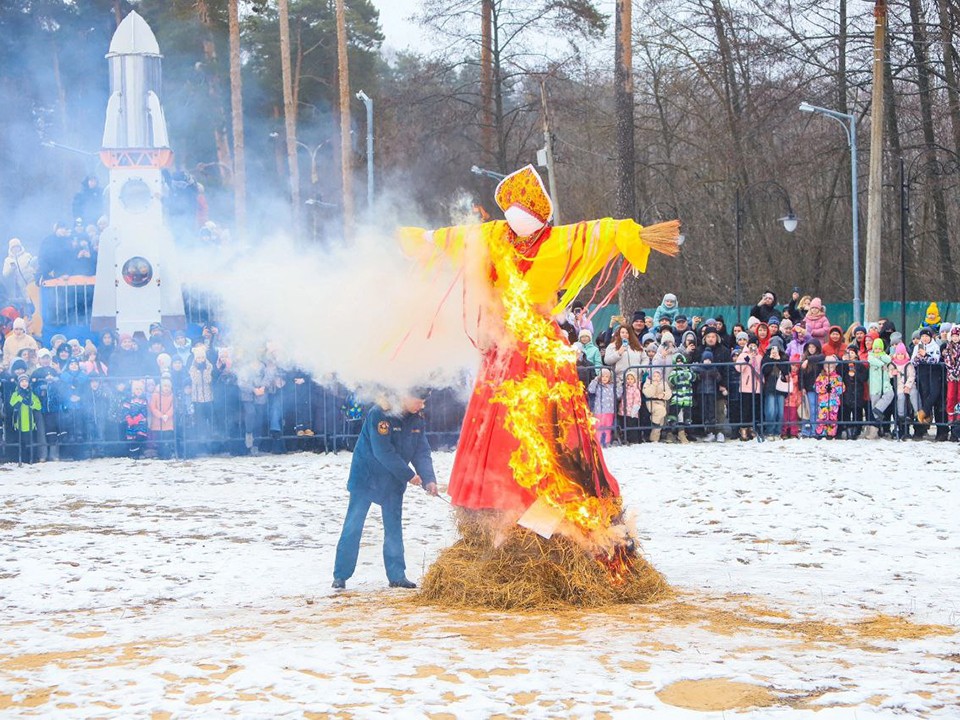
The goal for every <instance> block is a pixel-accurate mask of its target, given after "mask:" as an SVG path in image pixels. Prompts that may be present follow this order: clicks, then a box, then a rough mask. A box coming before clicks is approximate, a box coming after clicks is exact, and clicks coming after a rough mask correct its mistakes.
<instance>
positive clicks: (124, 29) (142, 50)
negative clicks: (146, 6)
mask: <svg viewBox="0 0 960 720" xmlns="http://www.w3.org/2000/svg"><path fill="white" fill-rule="evenodd" d="M111 55H156V56H159V55H160V45H159V44H158V43H157V38H156V36H155V35H154V34H153V30H151V29H150V26H149V25H147V21H146V20H144V19H143V18H142V17H140V15H139V14H138V13H137V12H136V11H135V10H131V11H130V12H129V13H128V14H127V16H126V17H125V18H124V19H123V22H121V23H120V25H119V26H118V27H117V31H116V32H115V33H114V34H113V40H111V41H110V52H109V53H108V54H107V57H110V56H111Z"/></svg>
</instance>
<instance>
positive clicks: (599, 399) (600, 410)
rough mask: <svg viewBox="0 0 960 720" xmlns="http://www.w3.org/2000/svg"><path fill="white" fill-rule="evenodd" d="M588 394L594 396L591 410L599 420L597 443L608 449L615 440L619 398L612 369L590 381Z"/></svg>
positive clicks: (607, 369) (602, 371)
mask: <svg viewBox="0 0 960 720" xmlns="http://www.w3.org/2000/svg"><path fill="white" fill-rule="evenodd" d="M587 392H589V393H590V394H591V395H592V396H593V402H592V403H591V405H590V410H591V411H592V412H593V415H594V417H595V418H597V442H598V443H600V446H601V447H607V446H608V445H609V444H610V440H611V439H612V438H613V428H614V422H615V420H616V412H617V396H618V393H617V386H616V384H614V382H613V373H611V372H610V368H603V369H602V370H600V374H599V375H597V377H595V378H594V379H593V380H592V381H590V387H589V388H587Z"/></svg>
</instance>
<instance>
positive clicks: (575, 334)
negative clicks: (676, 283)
mask: <svg viewBox="0 0 960 720" xmlns="http://www.w3.org/2000/svg"><path fill="white" fill-rule="evenodd" d="M561 327H562V328H563V329H564V330H565V331H566V332H567V334H568V337H569V339H570V342H571V343H572V344H573V346H574V347H575V348H576V350H577V357H578V359H577V364H578V367H579V371H580V377H581V379H582V380H583V382H584V385H585V388H586V391H587V394H588V398H589V401H590V403H591V409H592V411H593V413H594V415H595V416H596V418H597V424H598V430H597V434H598V439H599V440H600V442H601V444H604V445H606V444H608V443H610V442H612V441H613V440H614V439H618V440H619V441H621V442H642V441H650V442H658V441H661V440H666V441H670V440H675V441H677V442H680V443H686V442H689V441H690V440H692V439H698V440H703V441H707V442H724V441H725V440H727V439H730V438H736V437H738V438H739V439H740V440H749V439H752V438H756V437H762V438H766V439H787V438H795V437H812V438H817V439H821V438H826V439H835V438H844V439H851V440H852V439H856V438H859V437H866V438H876V437H893V438H898V439H905V438H907V437H912V438H913V439H915V440H922V439H924V438H927V437H933V439H935V440H953V441H956V440H958V438H960V324H951V323H947V322H942V321H941V318H940V313H939V309H938V307H937V305H936V303H931V304H930V306H929V307H928V309H927V313H926V316H925V318H924V321H923V324H922V325H921V326H920V327H919V328H918V329H916V330H914V331H912V332H910V333H908V334H906V335H904V334H903V333H902V332H898V331H897V329H896V327H895V325H894V323H893V322H892V321H890V320H889V319H886V318H881V319H879V320H877V321H876V322H870V323H868V324H866V325H858V324H853V325H851V326H849V327H847V328H845V329H844V328H842V327H840V326H838V325H834V324H832V323H831V322H830V320H829V318H828V315H827V308H826V307H825V306H824V304H823V303H822V301H821V300H820V298H817V297H810V296H802V297H801V296H800V294H799V293H798V292H794V293H793V295H792V297H791V299H790V301H789V302H788V303H787V304H786V305H783V306H782V307H781V306H778V304H777V298H776V295H775V294H774V293H773V292H770V291H768V292H765V293H764V294H763V297H762V298H761V299H760V300H759V301H758V303H757V304H756V305H755V306H754V307H753V308H752V309H751V311H750V316H749V319H748V320H747V322H746V323H744V324H743V325H740V324H734V325H733V326H732V327H729V326H728V325H727V323H726V321H725V320H724V318H722V317H714V318H700V317H689V318H688V317H687V316H686V315H684V314H683V313H682V312H680V309H679V303H678V300H677V297H676V296H675V295H673V294H667V295H665V296H664V297H663V301H662V302H661V303H660V305H659V306H658V307H657V308H656V310H655V311H654V312H653V313H652V314H647V313H646V312H644V311H643V310H638V311H636V312H634V313H633V315H632V316H631V318H630V319H629V320H628V319H627V318H626V317H625V316H614V317H613V318H612V319H611V321H610V326H609V327H608V328H604V329H603V330H602V331H601V332H595V329H594V328H593V325H592V322H591V320H590V314H589V312H588V311H587V310H586V309H585V308H584V307H583V306H582V305H574V306H573V308H572V310H571V311H570V313H568V314H567V316H566V317H565V318H563V321H562V323H561Z"/></svg>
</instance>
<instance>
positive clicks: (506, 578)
mask: <svg viewBox="0 0 960 720" xmlns="http://www.w3.org/2000/svg"><path fill="white" fill-rule="evenodd" d="M458 528H459V530H460V539H459V540H457V542H456V543H454V544H453V545H452V546H451V547H449V548H447V549H446V550H444V551H443V552H441V553H440V556H439V557H438V558H437V560H436V562H435V563H434V564H433V565H432V566H431V567H430V569H429V571H427V574H426V576H425V577H424V579H423V584H422V590H421V593H420V595H419V597H420V599H421V600H423V601H425V602H428V603H436V604H442V605H444V606H445V607H472V608H485V609H490V610H546V609H553V608H568V607H578V608H585V607H586V608H592V607H602V606H607V605H618V604H638V603H649V602H654V601H656V600H661V599H663V598H665V597H667V596H669V595H670V587H669V585H668V584H667V582H666V580H665V579H664V577H663V576H662V575H661V574H660V573H659V572H657V570H656V569H655V568H654V567H653V566H652V565H651V564H650V563H649V562H647V561H646V560H645V559H644V558H643V557H642V556H641V555H640V554H639V553H637V552H636V551H635V550H627V549H626V548H621V552H619V553H618V554H617V556H616V560H615V562H614V564H613V565H611V564H609V563H606V562H604V561H603V558H598V557H597V556H596V555H595V554H593V553H591V552H589V551H588V550H586V549H585V548H584V547H583V546H581V545H580V544H578V543H576V542H574V541H573V540H571V539H569V538H567V537H565V536H563V535H554V536H553V537H551V538H550V539H545V538H543V537H541V536H539V535H537V534H536V533H534V532H532V531H530V530H527V529H525V528H522V527H519V526H518V525H516V524H512V523H511V524H509V525H507V524H504V523H502V522H497V521H496V519H495V518H492V517H491V516H489V515H487V516H483V515H479V516H478V515H476V514H472V515H467V514H465V513H461V514H460V516H459V518H458Z"/></svg>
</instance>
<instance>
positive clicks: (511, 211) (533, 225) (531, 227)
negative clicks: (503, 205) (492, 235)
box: [503, 205, 546, 237]
mask: <svg viewBox="0 0 960 720" xmlns="http://www.w3.org/2000/svg"><path fill="white" fill-rule="evenodd" d="M503 215H504V217H505V218H506V220H507V224H508V225H509V226H510V229H511V230H513V231H514V232H515V233H516V234H517V235H519V236H520V237H529V236H530V235H533V234H534V233H535V232H537V231H538V230H540V229H541V228H543V226H544V225H545V224H546V223H544V222H543V221H542V220H541V219H540V218H538V217H536V216H534V215H532V214H531V213H530V212H528V211H527V210H524V209H523V208H522V207H520V206H518V205H511V206H510V207H508V208H507V209H506V210H505V211H504V213H503Z"/></svg>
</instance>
